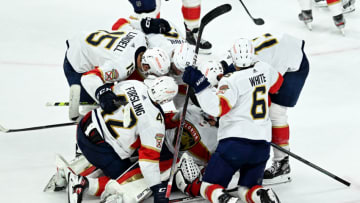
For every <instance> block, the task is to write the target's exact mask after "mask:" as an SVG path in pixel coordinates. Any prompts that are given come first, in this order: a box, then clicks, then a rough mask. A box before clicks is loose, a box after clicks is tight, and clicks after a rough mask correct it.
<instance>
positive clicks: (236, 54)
mask: <svg viewBox="0 0 360 203" xmlns="http://www.w3.org/2000/svg"><path fill="white" fill-rule="evenodd" d="M230 54H231V57H232V60H233V62H234V64H235V66H237V67H240V68H244V67H249V66H251V65H253V64H254V63H255V57H254V54H255V49H254V46H253V43H252V42H251V41H250V40H248V39H245V38H240V39H238V40H236V42H235V43H234V44H233V46H232V47H231V49H230Z"/></svg>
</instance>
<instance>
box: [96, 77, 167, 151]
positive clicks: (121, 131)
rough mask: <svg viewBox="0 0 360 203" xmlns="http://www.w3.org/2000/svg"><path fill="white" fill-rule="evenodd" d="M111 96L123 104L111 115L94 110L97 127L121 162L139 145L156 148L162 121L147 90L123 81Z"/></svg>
mask: <svg viewBox="0 0 360 203" xmlns="http://www.w3.org/2000/svg"><path fill="white" fill-rule="evenodd" d="M113 91H114V93H115V94H116V95H117V96H118V97H120V98H122V99H123V100H126V101H127V102H128V105H123V106H120V108H119V109H117V110H116V111H114V112H113V113H111V114H105V113H104V112H103V111H102V110H101V109H97V110H96V113H97V115H98V117H101V118H102V119H100V120H101V121H100V124H101V128H102V129H103V132H104V137H105V140H106V142H108V143H109V144H110V145H111V146H112V147H113V148H114V150H115V151H116V152H117V153H118V154H119V155H120V156H121V158H127V157H129V156H130V155H131V154H132V153H133V152H134V150H135V149H137V148H138V147H140V143H141V144H142V145H145V146H149V147H152V148H159V151H160V149H161V146H160V147H159V146H157V141H156V135H158V134H161V135H164V134H165V126H164V122H163V121H164V119H163V116H162V114H161V112H160V110H159V109H158V108H157V107H155V105H154V104H153V103H152V102H151V100H150V98H149V97H148V94H147V87H146V86H145V85H144V84H143V83H142V82H139V81H135V80H127V81H122V82H120V83H118V84H117V85H115V86H114V88H113Z"/></svg>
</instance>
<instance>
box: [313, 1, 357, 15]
mask: <svg viewBox="0 0 360 203" xmlns="http://www.w3.org/2000/svg"><path fill="white" fill-rule="evenodd" d="M341 2H342V7H343V13H350V12H353V11H355V0H342V1H341ZM314 3H315V6H316V7H327V6H328V5H327V2H326V0H315V1H314Z"/></svg>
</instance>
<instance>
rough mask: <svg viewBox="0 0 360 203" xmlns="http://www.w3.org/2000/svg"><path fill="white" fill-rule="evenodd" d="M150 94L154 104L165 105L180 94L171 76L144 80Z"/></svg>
mask: <svg viewBox="0 0 360 203" xmlns="http://www.w3.org/2000/svg"><path fill="white" fill-rule="evenodd" d="M144 83H145V85H146V86H147V87H148V90H147V92H148V94H149V96H150V98H151V100H153V101H154V102H156V103H158V104H164V103H167V102H169V101H171V100H172V99H173V98H174V97H175V95H176V94H177V93H178V85H177V84H176V82H175V80H174V78H172V77H169V76H160V77H150V78H147V79H145V80H144Z"/></svg>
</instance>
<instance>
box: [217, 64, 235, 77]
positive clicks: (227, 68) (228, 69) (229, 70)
mask: <svg viewBox="0 0 360 203" xmlns="http://www.w3.org/2000/svg"><path fill="white" fill-rule="evenodd" d="M220 63H221V66H222V67H223V69H224V75H226V74H228V73H232V72H235V71H236V69H235V66H234V64H230V65H228V64H227V63H226V62H225V61H221V62H220Z"/></svg>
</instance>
